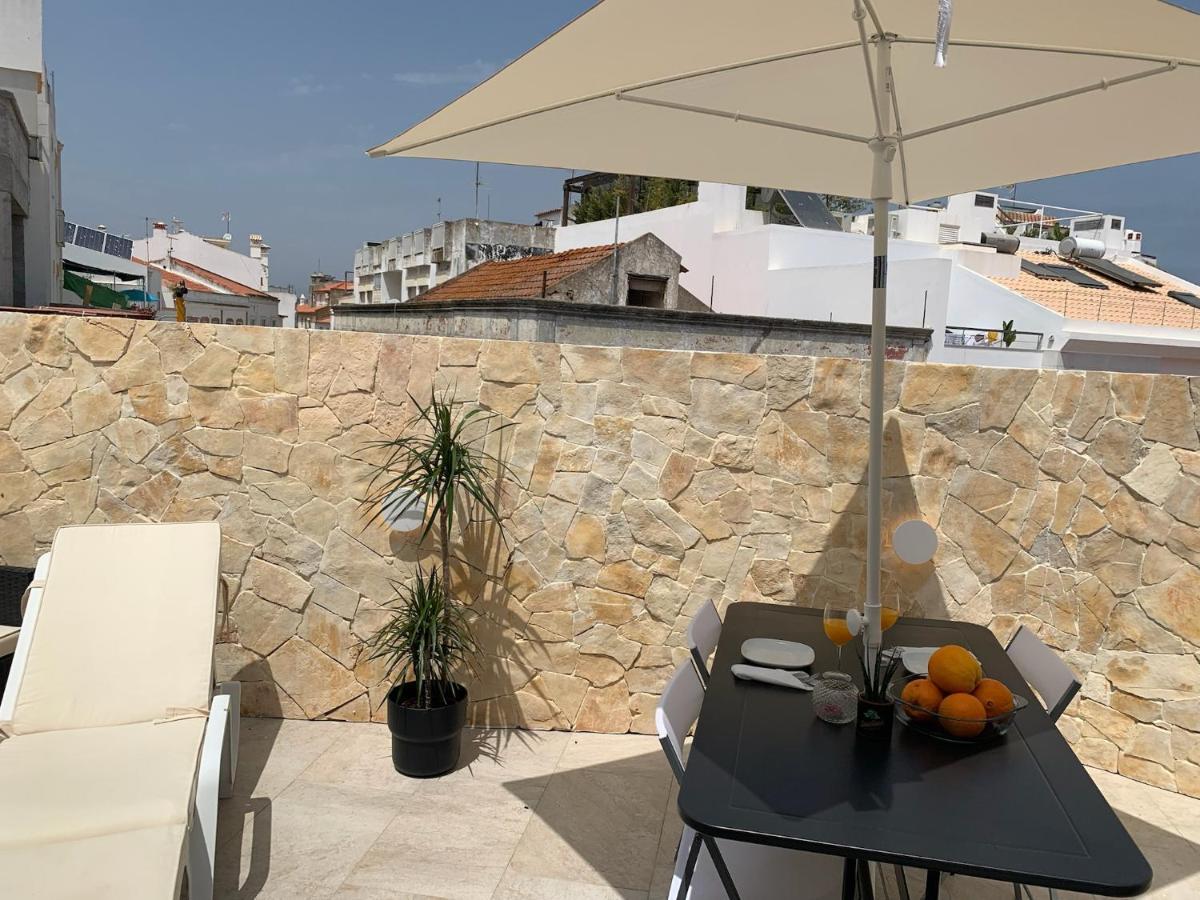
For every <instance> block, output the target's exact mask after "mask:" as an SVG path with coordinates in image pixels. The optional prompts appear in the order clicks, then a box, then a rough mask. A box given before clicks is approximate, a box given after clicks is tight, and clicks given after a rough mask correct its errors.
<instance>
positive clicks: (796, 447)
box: [0, 314, 1200, 796]
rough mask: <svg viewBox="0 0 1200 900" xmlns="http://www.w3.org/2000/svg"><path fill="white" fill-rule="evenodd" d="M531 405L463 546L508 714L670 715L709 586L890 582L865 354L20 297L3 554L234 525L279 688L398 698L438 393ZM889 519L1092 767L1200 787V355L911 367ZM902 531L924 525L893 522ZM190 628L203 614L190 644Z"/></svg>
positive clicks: (225, 625)
mask: <svg viewBox="0 0 1200 900" xmlns="http://www.w3.org/2000/svg"><path fill="white" fill-rule="evenodd" d="M431 389H437V390H446V391H451V392H452V393H453V394H454V396H455V397H456V398H457V399H460V400H465V401H469V402H472V403H478V404H480V405H482V406H484V407H485V408H487V409H489V410H492V411H494V412H495V413H496V414H497V417H498V421H506V422H511V423H513V424H512V426H511V427H510V428H507V429H505V430H503V431H500V432H497V433H493V434H492V435H491V437H489V438H488V445H489V447H490V448H491V449H492V450H493V451H494V452H496V453H497V454H498V455H500V456H501V457H502V458H503V459H504V460H505V461H506V462H507V464H508V465H509V466H510V467H511V468H512V469H513V470H514V471H515V472H516V473H517V475H518V478H519V481H520V483H519V484H512V483H509V484H507V485H504V486H502V487H499V488H498V491H499V494H498V496H499V499H500V502H501V506H502V508H503V510H504V516H505V528H504V532H505V534H504V536H501V535H499V534H498V533H496V532H495V531H494V530H493V529H488V528H485V527H483V526H472V527H471V528H469V529H468V530H467V533H466V534H465V535H464V540H463V541H462V543H461V548H460V552H461V555H462V556H463V558H464V562H463V563H461V564H459V565H458V566H456V583H457V586H458V590H459V592H460V594H461V595H462V596H463V597H464V598H465V599H466V600H467V601H468V602H469V603H470V604H471V607H472V615H473V617H474V619H475V625H476V632H477V635H478V637H479V639H480V641H481V643H482V645H483V646H484V648H485V651H486V653H485V656H484V658H483V660H482V662H481V664H480V666H479V671H478V672H477V673H476V674H475V676H474V679H473V682H472V686H471V687H472V697H473V699H474V703H473V717H474V720H475V721H477V722H481V723H492V724H502V725H524V726H529V727H534V728H561V729H580V730H590V731H606V732H624V731H630V730H632V731H641V732H648V731H651V730H652V729H653V710H654V706H655V703H656V700H657V697H658V695H659V693H660V691H661V690H662V687H663V685H664V684H665V682H666V680H667V678H668V677H669V676H670V674H671V672H672V671H673V667H674V666H675V665H677V664H679V663H680V662H681V661H682V660H684V659H685V657H686V654H685V651H684V650H683V648H682V644H683V636H684V631H685V629H686V626H687V623H688V622H689V621H690V617H691V615H692V614H693V613H694V611H695V610H696V609H697V608H698V607H699V605H700V604H701V603H703V602H704V601H705V600H712V601H714V602H715V603H717V605H718V606H719V607H721V608H724V607H725V606H727V605H728V604H729V603H732V602H735V601H740V600H770V601H776V602H781V603H796V604H803V605H808V606H821V605H823V604H824V603H825V601H826V599H828V598H830V597H837V598H849V599H855V598H859V597H861V593H862V585H863V583H864V545H865V530H866V509H865V502H866V496H865V475H864V473H865V468H866V456H867V409H866V406H865V401H866V399H867V394H868V387H867V365H866V363H864V362H863V361H861V360H850V359H839V358H811V357H795V356H762V355H742V354H722V353H702V352H678V351H656V350H638V349H629V348H625V349H622V348H611V347H603V348H600V347H582V346H569V345H561V346H559V345H553V344H526V343H517V342H505V341H490V342H489V341H473V340H463V339H452V338H431V337H411V336H402V335H386V336H385V335H378V334H366V333H350V332H315V333H308V332H305V331H293V330H278V329H266V328H253V327H233V326H211V325H179V324H175V323H161V322H160V323H150V322H138V323H135V322H133V321H125V320H112V319H104V320H100V319H85V318H74V317H53V316H32V315H21V314H3V315H0V425H3V426H4V429H5V430H4V433H3V434H2V435H0V558H2V560H3V562H5V563H8V564H15V565H30V564H32V563H33V561H34V559H35V557H36V555H37V553H39V552H41V551H42V550H44V549H45V548H46V547H47V546H48V544H49V542H50V540H51V538H52V537H53V534H54V531H55V529H56V528H57V527H58V526H60V525H64V524H68V523H77V522H120V521H128V520H139V519H146V520H152V521H184V520H211V519H215V520H217V521H218V522H220V523H221V526H222V534H223V553H222V568H223V571H224V574H225V577H226V579H227V581H228V582H229V585H230V587H231V588H232V592H231V603H230V608H229V609H228V611H227V615H226V616H223V617H222V621H221V622H220V623H219V631H218V644H217V659H218V667H219V673H218V674H219V676H220V677H222V678H237V679H239V680H241V681H242V682H243V683H244V699H245V703H246V707H247V712H249V713H252V714H261V715H282V716H288V717H303V718H337V719H350V720H366V719H372V718H374V719H379V718H381V716H382V712H381V709H380V704H381V701H382V699H383V695H384V692H385V690H386V687H387V685H386V684H385V683H384V679H383V673H382V671H381V670H380V667H379V664H378V663H377V662H373V661H371V660H370V659H368V654H367V653H366V652H364V649H363V643H362V641H363V639H364V638H366V637H367V636H369V635H370V634H371V633H372V632H373V631H374V630H375V629H376V628H377V627H378V626H379V624H380V623H381V622H382V621H384V619H385V618H386V616H387V612H386V610H385V609H384V604H386V603H387V602H388V600H389V598H390V597H391V596H392V595H393V583H394V582H396V581H400V580H403V579H404V578H406V577H407V576H408V574H409V573H411V571H412V570H413V567H414V566H415V565H416V564H418V563H421V562H429V561H431V560H432V559H434V558H435V556H436V552H437V550H436V548H435V547H428V546H426V547H420V546H418V545H417V543H416V541H415V539H414V536H413V535H403V534H395V533H392V532H389V531H387V530H385V529H383V528H381V527H380V526H379V525H378V524H376V523H374V522H373V521H372V520H371V517H370V516H369V515H366V514H364V511H363V506H362V503H361V501H362V498H363V497H364V496H365V493H366V486H365V482H366V479H367V478H368V476H369V473H370V466H369V461H370V451H369V450H368V449H367V448H368V447H369V444H370V442H371V441H374V440H380V439H383V438H386V437H390V436H394V435H395V434H397V433H398V432H399V431H400V430H401V429H402V428H404V427H405V423H406V422H407V421H408V419H409V417H410V416H411V414H412V407H411V403H410V400H409V395H410V394H411V395H413V396H416V397H422V398H423V397H427V396H428V395H429V393H430V391H431ZM886 402H887V420H886V447H885V455H884V465H885V471H884V476H885V515H886V519H887V522H888V523H889V526H892V525H895V524H896V523H898V522H900V521H903V520H906V519H909V518H915V517H920V518H923V519H925V520H927V521H929V522H930V523H931V524H933V525H934V526H935V527H936V528H937V530H938V534H939V538H940V544H939V549H938V553H937V556H936V558H935V560H934V561H933V563H931V564H929V565H925V566H908V565H905V564H903V563H901V562H900V561H899V560H898V559H897V558H896V557H895V555H894V554H893V553H892V552H891V550H890V547H886V546H885V554H884V556H885V558H884V570H885V571H884V590H885V593H888V594H892V595H896V596H898V597H899V598H900V601H901V604H902V606H903V609H904V611H905V612H913V613H918V614H924V615H929V616H940V617H950V618H955V619H963V620H967V621H972V622H979V623H983V624H986V625H988V626H990V627H991V628H992V629H993V630H994V631H995V632H996V634H997V635H998V636H999V637H1001V638H1002V639H1005V638H1007V637H1008V636H1009V635H1010V634H1011V633H1012V631H1013V630H1014V629H1015V628H1016V627H1017V626H1018V625H1020V624H1022V623H1024V624H1027V625H1029V626H1030V627H1032V628H1034V629H1035V630H1036V631H1037V633H1038V634H1039V635H1040V636H1041V637H1042V639H1043V640H1045V641H1046V642H1048V643H1049V644H1051V645H1053V646H1054V647H1056V648H1058V650H1060V651H1061V653H1062V655H1063V657H1064V658H1065V659H1066V661H1067V662H1068V663H1069V664H1070V665H1071V666H1072V667H1073V668H1074V669H1075V670H1076V671H1077V672H1078V673H1079V676H1080V678H1081V680H1082V682H1083V684H1084V687H1083V690H1082V692H1081V694H1080V695H1079V697H1078V698H1077V699H1076V700H1075V702H1074V703H1073V704H1072V706H1071V708H1070V709H1069V711H1068V713H1067V715H1066V716H1065V717H1064V719H1063V720H1062V724H1061V727H1062V729H1063V731H1064V733H1065V734H1066V735H1067V737H1068V739H1069V740H1071V742H1072V743H1073V744H1074V746H1075V748H1076V750H1077V752H1078V753H1079V755H1080V756H1081V758H1083V760H1084V761H1085V762H1087V763H1089V764H1092V765H1096V766H1100V767H1103V768H1106V769H1109V770H1114V771H1119V772H1122V773H1123V774H1126V775H1129V776H1131V777H1133V778H1136V779H1139V780H1141V781H1145V782H1148V783H1151V784H1157V785H1161V786H1163V787H1167V788H1170V789H1174V790H1180V791H1183V792H1185V793H1188V794H1191V795H1193V796H1200V659H1198V656H1197V654H1198V652H1200V435H1198V433H1197V423H1198V418H1200V379H1197V378H1192V379H1190V380H1189V379H1188V378H1185V377H1179V376H1167V375H1157V376H1151V375H1131V374H1109V373H1103V372H1089V373H1086V374H1085V373H1080V372H1056V371H1040V372H1039V371H1029V370H1008V369H997V368H973V367H965V366H941V365H934V364H926V363H889V364H888V370H887V391H886ZM888 530H889V533H890V527H889V529H888ZM163 639H164V640H169V635H164V636H163Z"/></svg>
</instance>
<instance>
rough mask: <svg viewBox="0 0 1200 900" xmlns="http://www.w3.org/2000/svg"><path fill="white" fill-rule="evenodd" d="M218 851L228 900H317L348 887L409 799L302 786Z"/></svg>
mask: <svg viewBox="0 0 1200 900" xmlns="http://www.w3.org/2000/svg"><path fill="white" fill-rule="evenodd" d="M260 800H261V807H260V808H257V809H256V810H254V816H253V818H252V819H251V820H250V821H249V822H248V823H247V824H246V826H245V828H244V829H243V831H242V833H241V835H240V840H237V841H233V842H231V843H229V844H226V845H223V846H219V847H218V850H217V872H216V882H217V890H216V896H217V897H219V898H223V900H251V898H253V900H275V898H280V900H283V898H286V900H296V898H304V900H318V898H326V897H329V896H331V895H332V894H333V892H334V891H335V890H336V889H337V888H338V886H339V885H340V884H341V883H342V881H343V879H344V878H345V877H346V875H347V874H348V873H349V872H350V870H351V869H352V868H353V867H354V865H355V863H357V862H358V860H359V859H360V858H361V857H362V855H363V854H364V853H365V852H366V851H367V850H368V848H370V846H371V845H372V844H373V843H374V842H375V840H376V839H377V838H378V837H379V835H380V834H381V833H382V832H383V830H384V829H385V828H386V827H387V825H388V823H389V822H391V820H392V819H393V818H395V816H396V813H397V811H398V805H399V804H400V803H403V802H407V801H406V798H403V797H396V796H389V795H387V794H380V793H368V792H365V791H357V790H354V789H351V788H347V787H344V786H342V787H338V786H331V785H323V784H310V783H305V782H299V781H298V782H296V783H294V784H292V785H291V786H290V787H289V788H287V789H286V790H284V791H283V792H282V793H281V794H279V796H277V797H275V798H274V799H267V798H260Z"/></svg>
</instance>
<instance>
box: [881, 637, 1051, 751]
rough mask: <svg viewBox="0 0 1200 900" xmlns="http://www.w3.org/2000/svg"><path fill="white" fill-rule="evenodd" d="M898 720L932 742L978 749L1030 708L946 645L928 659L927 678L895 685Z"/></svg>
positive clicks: (892, 688)
mask: <svg viewBox="0 0 1200 900" xmlns="http://www.w3.org/2000/svg"><path fill="white" fill-rule="evenodd" d="M888 694H889V696H890V697H891V698H892V700H893V701H895V704H896V716H897V717H898V718H899V719H900V721H901V722H903V723H904V724H905V725H908V726H909V727H910V728H914V729H916V730H918V731H922V732H925V733H926V734H929V735H930V736H932V737H936V738H940V739H941V740H944V741H951V742H954V743H964V744H974V743H977V742H980V741H985V740H988V739H990V738H996V737H1001V736H1003V735H1004V734H1005V733H1006V732H1007V731H1008V728H1009V726H1010V725H1011V724H1012V720H1013V716H1015V715H1016V714H1017V712H1018V711H1020V710H1022V709H1024V708H1025V707H1026V706H1027V705H1028V701H1027V700H1026V699H1025V698H1024V697H1021V696H1019V695H1017V694H1014V693H1013V692H1012V691H1010V690H1009V689H1008V687H1007V686H1006V685H1005V684H1004V683H1003V682H1000V681H997V680H996V679H995V678H985V677H984V675H983V667H982V666H981V665H980V664H979V660H978V659H976V658H975V655H974V654H973V653H971V651H970V650H967V649H966V648H965V647H960V646H958V645H957V644H947V645H946V646H944V647H939V648H938V649H937V650H935V651H934V653H933V655H932V656H930V657H929V674H928V676H914V677H912V678H907V679H904V680H903V681H895V682H893V683H892V684H891V685H889V687H888Z"/></svg>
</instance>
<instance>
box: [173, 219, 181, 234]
mask: <svg viewBox="0 0 1200 900" xmlns="http://www.w3.org/2000/svg"><path fill="white" fill-rule="evenodd" d="M171 225H172V226H174V229H175V230H174V232H173V233H174V234H179V232H181V231H183V219H180V218H177V217H176V216H171Z"/></svg>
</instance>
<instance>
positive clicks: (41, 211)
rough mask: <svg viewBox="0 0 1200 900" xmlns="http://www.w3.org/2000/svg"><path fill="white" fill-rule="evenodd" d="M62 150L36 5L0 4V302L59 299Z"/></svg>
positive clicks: (24, 0) (24, 1)
mask: <svg viewBox="0 0 1200 900" xmlns="http://www.w3.org/2000/svg"><path fill="white" fill-rule="evenodd" d="M61 159H62V145H61V144H60V143H59V142H58V133H57V130H56V127H55V121H54V86H53V84H52V83H51V82H50V80H49V79H48V78H47V76H46V68H45V61H44V59H43V55H42V3H41V0H4V3H2V4H0V305H16V306H46V305H50V304H54V303H60V302H62V282H63V272H62V240H63V234H62V229H63V213H62V183H61V178H60V163H61Z"/></svg>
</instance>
